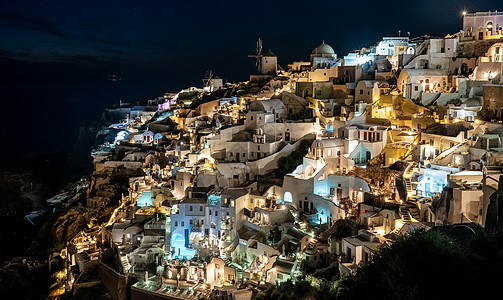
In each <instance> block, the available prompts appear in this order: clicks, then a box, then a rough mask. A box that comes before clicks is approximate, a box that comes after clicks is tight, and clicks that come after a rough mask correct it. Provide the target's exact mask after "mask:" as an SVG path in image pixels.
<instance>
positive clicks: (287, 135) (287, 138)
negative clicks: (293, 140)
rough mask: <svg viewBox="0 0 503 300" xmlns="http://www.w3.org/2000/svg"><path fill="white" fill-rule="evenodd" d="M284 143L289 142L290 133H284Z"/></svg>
mask: <svg viewBox="0 0 503 300" xmlns="http://www.w3.org/2000/svg"><path fill="white" fill-rule="evenodd" d="M285 141H286V142H289V141H290V132H288V131H287V132H285Z"/></svg>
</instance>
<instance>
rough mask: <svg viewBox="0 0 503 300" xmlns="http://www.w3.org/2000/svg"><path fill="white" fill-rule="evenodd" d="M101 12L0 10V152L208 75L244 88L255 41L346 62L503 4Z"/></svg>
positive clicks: (167, 5)
mask: <svg viewBox="0 0 503 300" xmlns="http://www.w3.org/2000/svg"><path fill="white" fill-rule="evenodd" d="M103 2H104V1H91V0H86V1H41V0H30V1H27V0H24V1H10V0H8V1H2V2H0V41H1V43H0V92H1V94H0V97H1V98H0V100H2V104H3V105H4V109H7V110H8V111H9V110H10V111H9V113H8V114H7V116H6V118H7V119H5V117H4V121H5V120H6V121H7V122H8V123H10V124H11V125H8V126H11V128H7V129H8V130H6V131H3V132H4V133H2V134H1V136H0V138H1V139H2V140H5V139H14V140H16V141H19V142H22V141H24V139H21V138H20V136H19V133H21V134H22V135H26V134H32V135H33V136H40V132H41V131H43V132H44V133H48V132H49V133H51V134H50V137H45V138H44V139H41V138H38V139H39V140H38V142H37V143H39V146H40V147H38V148H39V149H40V151H42V152H43V151H45V150H47V149H49V150H48V151H49V152H51V151H58V149H59V148H58V143H61V147H60V148H62V149H66V148H68V147H69V145H71V144H72V143H73V140H72V139H75V138H76V137H75V135H76V132H77V130H78V127H79V126H82V125H85V124H87V123H89V122H90V121H91V120H93V119H95V118H96V117H97V116H98V115H99V113H100V112H101V111H102V110H103V108H104V107H107V106H110V105H111V104H113V103H117V102H118V101H119V99H123V100H127V101H130V102H135V101H140V100H145V99H148V98H152V97H155V96H158V95H161V94H162V93H163V92H165V91H172V90H177V89H179V88H183V87H187V86H191V85H201V84H202V82H201V78H202V77H203V76H204V74H205V72H206V71H208V70H213V73H214V74H216V75H218V76H220V77H222V78H224V79H227V80H228V81H230V82H238V81H240V80H246V79H247V77H248V74H249V73H250V72H251V71H253V68H254V67H253V63H254V62H253V61H252V60H251V59H249V58H247V55H248V54H253V52H254V51H255V43H256V40H257V38H258V37H261V38H262V39H263V44H264V48H265V50H267V48H271V49H272V50H273V52H274V53H275V54H276V55H277V56H278V59H279V63H280V65H282V66H283V67H284V68H286V67H287V64H288V63H290V62H292V61H295V60H297V61H299V60H305V61H306V60H308V59H309V53H310V52H311V50H312V49H313V48H314V47H316V46H317V45H318V44H320V43H321V42H322V41H323V40H324V41H325V42H326V43H327V44H329V45H331V46H332V47H333V48H334V50H335V51H336V53H337V54H338V56H339V57H342V56H344V55H346V54H347V53H348V52H351V51H353V50H355V49H359V48H361V47H364V46H371V45H373V44H375V43H376V42H378V41H379V40H380V38H381V37H382V36H394V35H398V30H401V32H402V35H406V34H407V32H410V34H411V37H415V36H421V35H424V34H429V35H433V36H445V35H446V34H448V33H455V32H457V31H459V30H460V29H461V23H462V18H461V11H463V10H465V9H466V10H468V11H469V12H474V11H488V10H497V9H498V8H499V9H501V10H503V6H502V4H501V0H488V1H435V0H431V1H430V0H428V1H421V0H418V1H396V2H392V3H391V2H390V4H388V5H385V4H384V3H385V2H383V1H375V0H374V1H367V0H362V1H346V2H344V1H270V2H269V1H227V0H218V1H211V0H207V1H192V0H183V1H145V2H144V3H143V2H140V1H127V0H123V1H107V2H106V3H103ZM498 5H499V7H498ZM108 74H117V75H119V76H120V77H121V78H122V79H123V81H122V82H121V83H120V87H119V85H117V86H110V84H111V83H110V82H106V76H107V75H108ZM42 103H43V104H42ZM65 114H66V115H67V116H63V115H65ZM68 115H71V116H68ZM57 116H62V117H60V118H58V117H57ZM4 124H5V122H4ZM61 128H64V130H62V129H61ZM15 129H18V131H16V134H14V133H12V130H15ZM28 129H29V130H32V131H31V132H29V131H27V130H28ZM37 130H38V131H37ZM35 139H37V138H35ZM62 140H64V141H62ZM2 151H4V152H5V153H4V152H2V154H3V155H5V154H6V153H7V154H9V153H14V152H15V153H17V154H19V153H24V152H23V151H19V150H16V151H13V150H12V149H11V150H5V149H4V150H2ZM28 152H29V151H28ZM46 152H47V151H46Z"/></svg>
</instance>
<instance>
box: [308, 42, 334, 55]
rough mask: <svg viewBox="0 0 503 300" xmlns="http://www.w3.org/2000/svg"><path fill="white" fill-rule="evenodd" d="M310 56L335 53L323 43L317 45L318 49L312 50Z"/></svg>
mask: <svg viewBox="0 0 503 300" xmlns="http://www.w3.org/2000/svg"><path fill="white" fill-rule="evenodd" d="M311 53H312V54H335V51H334V49H333V48H332V47H330V45H327V44H325V43H323V44H321V45H319V46H318V47H316V48H314V49H313V52H311Z"/></svg>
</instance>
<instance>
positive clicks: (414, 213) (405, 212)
mask: <svg viewBox="0 0 503 300" xmlns="http://www.w3.org/2000/svg"><path fill="white" fill-rule="evenodd" d="M416 167H417V163H416V162H412V163H410V164H409V166H408V167H407V169H406V170H405V172H404V175H403V178H404V180H405V184H406V186H407V201H406V202H405V205H402V206H400V208H401V210H400V215H401V217H402V219H403V221H404V224H410V222H412V221H420V219H421V215H420V213H419V209H418V207H417V195H416V189H415V186H413V184H412V180H411V179H412V176H413V175H414V168H416Z"/></svg>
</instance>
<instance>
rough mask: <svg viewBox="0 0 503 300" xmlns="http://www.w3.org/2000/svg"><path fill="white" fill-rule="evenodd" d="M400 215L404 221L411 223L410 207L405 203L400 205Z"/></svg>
mask: <svg viewBox="0 0 503 300" xmlns="http://www.w3.org/2000/svg"><path fill="white" fill-rule="evenodd" d="M400 208H401V209H400V216H401V217H402V219H403V223H404V225H405V224H410V221H411V220H410V215H409V208H408V207H407V206H406V205H403V206H401V207H400Z"/></svg>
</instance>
